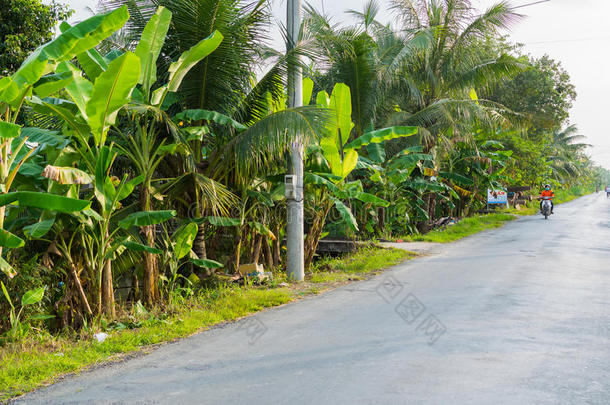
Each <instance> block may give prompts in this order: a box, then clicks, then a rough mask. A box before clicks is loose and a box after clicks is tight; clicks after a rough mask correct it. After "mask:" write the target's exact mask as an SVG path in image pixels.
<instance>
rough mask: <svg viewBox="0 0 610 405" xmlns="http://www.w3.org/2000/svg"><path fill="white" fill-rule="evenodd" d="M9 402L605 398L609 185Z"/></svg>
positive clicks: (609, 383)
mask: <svg viewBox="0 0 610 405" xmlns="http://www.w3.org/2000/svg"><path fill="white" fill-rule="evenodd" d="M19 403H28V404H66V403H79V404H80V403H92V404H97V403H112V404H121V403H126V404H128V403H140V404H156V403H159V404H189V403H191V404H317V405H319V404H420V403H421V404H494V405H497V404H609V403H610V200H608V199H606V197H605V195H603V196H602V194H601V193H600V194H597V195H592V196H587V197H584V198H581V199H579V200H577V201H574V202H572V203H568V204H564V205H561V206H558V207H557V208H556V215H553V216H552V217H551V219H549V220H547V221H545V220H544V219H542V218H541V217H540V216H532V217H524V218H521V219H519V220H517V221H515V222H512V223H509V224H507V225H506V226H504V227H503V228H501V229H498V230H493V231H488V232H483V233H481V234H478V235H475V236H473V237H470V238H467V239H465V240H462V241H460V242H457V243H455V244H451V245H447V246H446V247H443V249H442V250H440V251H437V252H436V253H432V254H430V255H428V256H427V257H422V258H418V259H416V260H413V261H411V262H408V263H406V264H403V265H400V266H397V267H396V268H394V269H392V270H391V271H388V272H386V273H384V274H383V275H381V276H379V277H377V278H374V279H372V280H370V281H366V282H361V283H354V284H351V285H348V286H345V287H342V288H339V289H337V290H334V291H332V292H329V293H326V294H323V295H320V296H316V297H313V298H310V299H307V300H304V301H300V302H296V303H292V304H289V305H285V306H282V307H279V308H275V309H271V310H268V311H265V312H263V313H260V314H258V315H256V316H254V317H250V318H246V319H243V320H241V321H239V322H237V323H234V324H230V325H227V326H224V327H221V328H216V329H212V330H209V331H206V332H204V333H200V334H198V335H195V336H192V337H190V338H188V339H185V340H182V341H180V342H179V343H175V344H169V345H166V346H163V347H161V348H159V349H158V350H156V351H154V352H153V353H151V354H149V355H146V356H142V357H139V358H136V359H133V360H130V361H127V362H124V363H121V364H117V365H112V366H108V367H104V368H100V369H97V370H94V371H92V372H87V373H84V374H82V375H80V376H77V377H74V378H68V379H66V380H65V381H63V382H60V383H58V384H55V385H53V386H50V387H48V388H45V389H41V390H39V391H37V392H34V393H32V394H30V395H27V396H25V397H23V398H22V399H21V400H20V401H19Z"/></svg>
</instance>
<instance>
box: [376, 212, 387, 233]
mask: <svg viewBox="0 0 610 405" xmlns="http://www.w3.org/2000/svg"><path fill="white" fill-rule="evenodd" d="M377 225H378V226H379V233H380V235H383V234H384V232H385V208H384V207H379V208H377Z"/></svg>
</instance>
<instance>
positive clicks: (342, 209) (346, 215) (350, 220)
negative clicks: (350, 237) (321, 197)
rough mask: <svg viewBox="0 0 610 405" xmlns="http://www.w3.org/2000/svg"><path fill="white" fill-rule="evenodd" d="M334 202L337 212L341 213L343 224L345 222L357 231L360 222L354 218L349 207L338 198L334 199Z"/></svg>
mask: <svg viewBox="0 0 610 405" xmlns="http://www.w3.org/2000/svg"><path fill="white" fill-rule="evenodd" d="M332 200H333V203H334V204H335V208H336V209H337V211H339V214H340V215H341V219H342V220H343V222H345V223H346V224H347V226H349V227H350V228H351V229H352V230H353V231H357V230H358V222H356V218H355V217H354V214H352V210H350V209H349V207H348V206H346V205H345V204H343V202H342V201H341V200H339V199H338V198H332Z"/></svg>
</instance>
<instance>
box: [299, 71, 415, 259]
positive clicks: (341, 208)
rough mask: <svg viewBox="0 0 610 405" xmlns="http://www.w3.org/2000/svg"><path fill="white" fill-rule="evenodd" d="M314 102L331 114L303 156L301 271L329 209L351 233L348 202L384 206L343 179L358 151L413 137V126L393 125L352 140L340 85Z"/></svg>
mask: <svg viewBox="0 0 610 405" xmlns="http://www.w3.org/2000/svg"><path fill="white" fill-rule="evenodd" d="M316 103H317V105H318V107H320V108H324V109H328V110H329V111H330V112H331V119H330V120H328V122H327V124H326V128H325V131H324V133H323V134H322V137H321V139H320V140H319V143H318V144H317V145H313V146H311V147H309V148H308V153H307V164H306V171H307V172H306V174H305V185H306V187H307V188H308V190H307V192H306V198H307V202H308V208H309V212H310V213H311V215H312V217H313V222H312V225H311V227H310V229H309V232H308V233H307V237H306V239H305V268H308V267H309V265H310V264H311V262H312V261H313V257H314V254H315V251H316V249H317V246H318V242H319V240H320V237H321V235H322V231H323V229H324V225H325V223H326V217H327V216H328V214H329V212H330V210H331V209H332V208H333V207H334V208H335V209H336V210H337V211H338V212H339V214H340V217H341V219H342V221H343V222H344V223H345V224H346V225H347V226H348V227H349V228H350V229H351V230H352V231H357V230H358V223H357V221H356V219H355V217H354V215H353V213H352V211H351V209H350V207H349V201H350V200H351V199H357V200H360V201H362V202H363V203H365V204H369V205H372V206H387V205H388V202H387V201H385V200H383V199H381V198H379V197H377V196H375V195H373V194H369V193H366V192H364V190H363V187H362V184H361V182H360V181H358V180H355V181H348V180H347V178H348V176H349V175H350V174H351V173H352V171H353V170H354V169H356V166H357V164H358V157H359V153H358V150H360V149H361V148H363V147H367V146H369V145H371V144H382V143H383V142H385V141H387V140H390V139H395V138H400V137H407V136H412V135H415V134H417V128H416V127H400V126H396V127H389V128H383V129H378V130H373V131H369V132H366V133H364V134H363V135H361V136H359V137H357V138H355V139H352V137H351V135H352V129H353V128H354V123H353V122H352V105H351V93H350V89H349V87H348V86H347V85H345V84H343V83H337V84H335V86H334V88H333V91H332V93H331V95H330V96H329V95H328V93H326V92H325V91H321V92H319V93H318V94H317V96H316ZM346 202H347V204H346Z"/></svg>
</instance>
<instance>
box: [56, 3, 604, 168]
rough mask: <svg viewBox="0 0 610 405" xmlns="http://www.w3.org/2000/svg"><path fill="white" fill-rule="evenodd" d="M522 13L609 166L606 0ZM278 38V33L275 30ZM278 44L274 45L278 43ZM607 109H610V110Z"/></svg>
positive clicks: (526, 32) (340, 15) (536, 51)
mask: <svg viewBox="0 0 610 405" xmlns="http://www.w3.org/2000/svg"><path fill="white" fill-rule="evenodd" d="M471 1H472V3H473V5H474V6H476V7H478V8H480V9H484V8H487V7H489V6H490V5H491V4H494V3H496V2H497V0H471ZM533 1H535V0H512V1H511V4H512V5H513V6H519V5H522V4H526V3H531V2H533ZM60 2H65V3H68V4H70V6H71V7H72V8H73V9H74V10H75V11H76V13H75V15H74V17H73V20H81V19H83V18H86V17H88V16H89V15H90V13H89V12H88V11H87V10H86V7H91V8H95V7H96V5H97V0H60ZM365 2H366V1H365V0H330V1H329V0H310V3H311V4H312V5H314V6H315V7H316V8H317V9H318V10H321V9H322V7H323V9H324V11H325V12H326V13H328V14H330V15H332V16H334V18H335V22H341V21H342V20H343V21H345V20H349V18H350V17H349V16H346V15H345V14H344V11H345V10H347V9H356V10H358V11H361V10H362V8H363V5H364V4H365ZM380 3H381V4H382V8H383V10H382V11H381V13H380V14H379V16H378V20H380V21H381V22H388V21H390V19H391V16H390V15H389V13H388V12H387V10H385V8H386V7H384V6H387V4H389V1H388V0H380ZM285 7H286V0H274V14H275V16H276V18H277V19H278V22H279V21H281V22H284V21H285V11H284V9H285ZM518 11H519V12H520V13H521V14H524V15H526V18H525V19H523V20H522V21H521V22H520V23H518V24H516V25H515V26H514V27H512V29H511V31H510V32H509V34H510V37H511V39H512V40H513V41H515V42H520V43H524V44H525V48H524V49H525V51H526V52H528V53H530V54H532V55H534V56H542V55H543V54H545V53H547V54H549V55H550V56H551V57H552V58H553V59H555V60H558V61H560V62H561V64H562V65H563V67H564V68H565V69H566V70H567V71H568V73H569V74H570V76H571V79H572V83H573V84H574V85H575V86H576V91H577V93H578V97H577V99H576V101H575V102H574V107H573V108H572V111H571V118H570V122H571V123H574V124H576V125H577V126H578V127H579V129H580V133H581V134H582V135H585V136H587V138H588V143H591V144H592V145H593V146H594V147H593V148H592V149H590V154H591V156H592V157H593V159H594V160H595V161H597V162H598V163H600V164H601V165H603V166H605V167H607V168H610V139H609V138H608V137H607V133H608V129H607V127H608V124H605V121H604V119H605V118H604V117H605V113H604V111H606V108H608V106H607V104H605V103H606V102H607V101H606V102H604V100H608V95H610V74H608V73H607V72H608V70H609V69H608V68H609V62H610V53H608V51H607V47H606V43H607V42H608V41H609V40H610V25H608V24H606V23H604V18H605V16H608V15H610V1H609V0H550V1H549V2H546V3H541V4H537V5H532V6H529V7H524V8H520V9H519V10H518ZM273 37H274V38H276V40H279V36H277V34H274V35H273ZM281 46H282V45H281V44H277V47H278V48H279V47H281ZM609 115H610V112H609Z"/></svg>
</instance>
